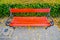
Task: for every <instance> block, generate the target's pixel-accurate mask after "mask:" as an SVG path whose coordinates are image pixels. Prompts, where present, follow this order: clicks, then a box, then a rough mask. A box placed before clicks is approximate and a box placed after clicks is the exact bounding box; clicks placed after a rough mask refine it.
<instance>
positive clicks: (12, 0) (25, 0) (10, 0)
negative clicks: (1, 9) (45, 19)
mask: <svg viewBox="0 0 60 40" xmlns="http://www.w3.org/2000/svg"><path fill="white" fill-rule="evenodd" d="M29 3H49V4H54V3H58V4H60V0H30V1H29V0H0V4H29Z"/></svg>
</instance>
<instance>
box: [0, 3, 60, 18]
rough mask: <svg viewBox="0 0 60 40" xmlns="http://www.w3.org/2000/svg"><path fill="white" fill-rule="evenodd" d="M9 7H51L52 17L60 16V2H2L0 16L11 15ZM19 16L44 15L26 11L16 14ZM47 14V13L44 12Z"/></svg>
mask: <svg viewBox="0 0 60 40" xmlns="http://www.w3.org/2000/svg"><path fill="white" fill-rule="evenodd" d="M9 8H51V12H50V13H51V16H52V17H57V16H59V17H60V4H54V5H51V4H48V3H42V4H40V3H33V4H1V5H0V17H5V16H9V14H10V12H9ZM15 15H17V16H42V14H40V13H31V14H30V13H24V14H22V13H21V14H15ZM44 15H45V14H44Z"/></svg>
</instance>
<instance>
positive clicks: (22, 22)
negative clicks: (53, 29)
mask: <svg viewBox="0 0 60 40" xmlns="http://www.w3.org/2000/svg"><path fill="white" fill-rule="evenodd" d="M25 12H29V13H31V12H40V13H48V14H49V13H50V8H39V9H34V8H23V9H21V8H11V9H10V16H11V15H12V14H13V13H25ZM51 20H52V19H51ZM7 24H9V26H11V27H21V26H25V27H26V26H31V27H32V26H42V27H44V26H47V27H49V26H52V25H53V24H54V23H53V20H52V21H49V20H48V17H46V16H42V17H16V16H14V17H13V18H12V20H11V21H10V22H6V25H7Z"/></svg>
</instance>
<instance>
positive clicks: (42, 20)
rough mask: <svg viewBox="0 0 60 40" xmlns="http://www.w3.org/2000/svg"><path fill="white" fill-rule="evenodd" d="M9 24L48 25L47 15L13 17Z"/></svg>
mask: <svg viewBox="0 0 60 40" xmlns="http://www.w3.org/2000/svg"><path fill="white" fill-rule="evenodd" d="M9 25H10V26H12V27H14V26H18V27H20V26H50V22H49V21H48V19H47V17H13V19H12V21H11V23H10V24H9Z"/></svg>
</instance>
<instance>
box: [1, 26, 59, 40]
mask: <svg viewBox="0 0 60 40" xmlns="http://www.w3.org/2000/svg"><path fill="white" fill-rule="evenodd" d="M0 29H1V28H0ZM4 29H5V28H3V29H2V30H3V31H4ZM8 29H9V30H10V29H11V30H12V31H9V32H10V34H9V32H6V33H5V34H4V32H2V33H1V35H0V40H60V31H59V30H58V28H57V27H55V26H51V27H49V28H48V29H47V30H45V29H43V28H40V27H36V28H30V29H28V28H26V27H25V28H22V27H20V28H16V29H15V30H13V29H12V28H9V27H8ZM11 32H12V33H11ZM6 35H11V37H10V38H9V37H8V36H6ZM7 37H8V38H7Z"/></svg>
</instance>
